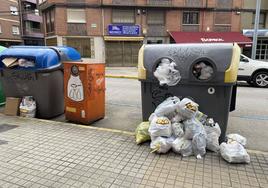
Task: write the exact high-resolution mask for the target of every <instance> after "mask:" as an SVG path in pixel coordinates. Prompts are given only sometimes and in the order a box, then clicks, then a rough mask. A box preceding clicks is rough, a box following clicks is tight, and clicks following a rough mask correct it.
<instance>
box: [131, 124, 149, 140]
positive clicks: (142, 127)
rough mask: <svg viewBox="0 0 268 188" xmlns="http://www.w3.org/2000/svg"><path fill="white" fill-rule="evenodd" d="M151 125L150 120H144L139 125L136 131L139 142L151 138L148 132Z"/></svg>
mask: <svg viewBox="0 0 268 188" xmlns="http://www.w3.org/2000/svg"><path fill="white" fill-rule="evenodd" d="M149 126H150V125H149V122H142V123H141V124H139V125H138V127H137V128H136V131H135V135H136V143H137V144H141V143H143V142H146V141H149V140H151V137H150V134H149V132H148V129H149Z"/></svg>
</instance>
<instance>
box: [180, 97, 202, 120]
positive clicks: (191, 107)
mask: <svg viewBox="0 0 268 188" xmlns="http://www.w3.org/2000/svg"><path fill="white" fill-rule="evenodd" d="M198 106H199V105H198V104H197V103H195V102H193V101H192V100H191V99H188V98H184V99H183V100H182V101H181V102H180V105H179V113H180V115H181V116H182V118H184V119H191V118H193V117H194V116H195V115H196V113H197V112H198Z"/></svg>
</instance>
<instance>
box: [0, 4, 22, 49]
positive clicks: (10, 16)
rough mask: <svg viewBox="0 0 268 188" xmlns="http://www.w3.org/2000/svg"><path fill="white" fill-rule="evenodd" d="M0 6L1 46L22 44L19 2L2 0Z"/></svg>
mask: <svg viewBox="0 0 268 188" xmlns="http://www.w3.org/2000/svg"><path fill="white" fill-rule="evenodd" d="M0 5H1V6H0V45H1V46H6V47H8V46H10V45H16V44H21V43H22V40H21V32H20V18H19V11H18V9H19V8H18V1H17V0H0Z"/></svg>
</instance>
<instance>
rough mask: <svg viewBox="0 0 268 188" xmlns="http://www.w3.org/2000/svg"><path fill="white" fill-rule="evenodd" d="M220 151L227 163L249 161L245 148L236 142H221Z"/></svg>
mask: <svg viewBox="0 0 268 188" xmlns="http://www.w3.org/2000/svg"><path fill="white" fill-rule="evenodd" d="M220 153H221V156H222V158H223V159H224V160H226V161H227V162H229V163H250V157H249V155H248V153H247V151H246V149H245V148H244V147H243V146H242V145H241V144H240V143H238V142H236V141H233V142H230V143H225V142H223V143H221V145H220Z"/></svg>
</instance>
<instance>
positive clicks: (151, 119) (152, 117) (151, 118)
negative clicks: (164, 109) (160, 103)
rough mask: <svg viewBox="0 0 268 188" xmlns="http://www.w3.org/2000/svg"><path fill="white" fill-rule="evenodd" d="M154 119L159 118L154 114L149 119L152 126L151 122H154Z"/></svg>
mask: <svg viewBox="0 0 268 188" xmlns="http://www.w3.org/2000/svg"><path fill="white" fill-rule="evenodd" d="M154 118H157V116H156V115H155V113H152V114H151V115H150V117H149V123H150V124H151V122H152V121H153V119H154Z"/></svg>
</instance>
